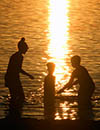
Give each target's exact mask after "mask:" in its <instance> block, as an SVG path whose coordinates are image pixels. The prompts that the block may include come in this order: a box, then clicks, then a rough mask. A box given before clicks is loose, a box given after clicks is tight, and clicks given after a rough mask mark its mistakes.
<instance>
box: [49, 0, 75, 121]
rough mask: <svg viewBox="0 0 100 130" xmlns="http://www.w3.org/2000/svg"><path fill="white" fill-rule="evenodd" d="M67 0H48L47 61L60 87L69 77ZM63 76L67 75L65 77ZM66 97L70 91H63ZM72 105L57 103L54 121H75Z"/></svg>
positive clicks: (68, 5) (65, 102) (68, 2)
mask: <svg viewBox="0 0 100 130" xmlns="http://www.w3.org/2000/svg"><path fill="white" fill-rule="evenodd" d="M69 7H70V1H69V0H49V18H48V21H49V28H48V30H49V34H48V39H49V45H48V52H47V53H48V56H49V57H50V58H49V61H52V62H54V63H55V65H56V68H55V72H54V75H55V76H56V84H57V87H58V89H59V87H62V86H63V85H64V84H65V81H66V80H68V79H69V77H70V67H69V65H68V63H67V62H66V61H67V60H68V59H69V58H70V57H69V55H70V50H69V45H68V40H69V17H68V13H69ZM65 75H67V76H66V77H65ZM65 94H66V95H68V96H69V95H71V92H70V91H65ZM73 105H74V102H73V103H70V102H69V101H64V102H63V103H61V102H60V103H59V105H58V107H59V109H58V110H57V111H56V113H55V119H56V120H61V119H72V120H74V119H75V114H76V111H75V110H74V109H71V106H73Z"/></svg>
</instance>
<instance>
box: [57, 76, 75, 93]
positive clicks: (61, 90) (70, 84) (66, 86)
mask: <svg viewBox="0 0 100 130" xmlns="http://www.w3.org/2000/svg"><path fill="white" fill-rule="evenodd" d="M73 80H74V78H73V76H71V78H70V80H69V82H68V83H67V84H66V85H65V86H64V87H63V88H62V89H60V90H59V91H58V92H57V93H58V94H59V93H62V92H63V91H64V90H65V89H66V88H67V89H70V88H71V87H72V86H73Z"/></svg>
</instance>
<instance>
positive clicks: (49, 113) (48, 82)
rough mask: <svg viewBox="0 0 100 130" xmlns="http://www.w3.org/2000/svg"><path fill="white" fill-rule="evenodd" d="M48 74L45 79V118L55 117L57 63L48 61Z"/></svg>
mask: <svg viewBox="0 0 100 130" xmlns="http://www.w3.org/2000/svg"><path fill="white" fill-rule="evenodd" d="M47 69H48V75H47V76H46V77H45V79H44V115H45V119H54V114H55V101H54V100H55V76H53V73H54V70H55V64H54V63H52V62H49V63H47Z"/></svg>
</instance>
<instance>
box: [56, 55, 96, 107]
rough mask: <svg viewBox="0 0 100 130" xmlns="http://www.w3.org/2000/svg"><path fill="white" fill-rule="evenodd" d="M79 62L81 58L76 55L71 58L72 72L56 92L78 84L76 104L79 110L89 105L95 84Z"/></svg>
mask: <svg viewBox="0 0 100 130" xmlns="http://www.w3.org/2000/svg"><path fill="white" fill-rule="evenodd" d="M80 62H81V58H80V57H79V56H77V55H75V56H73V57H72V58H71V63H72V66H73V67H74V68H75V70H74V71H73V72H72V74H71V78H70V80H69V82H68V83H67V84H66V85H65V86H64V88H62V89H61V90H60V91H59V92H58V93H61V92H63V91H64V89H66V88H67V89H69V88H71V87H72V86H73V85H75V84H79V85H80V87H79V90H78V106H79V110H82V109H88V108H90V107H91V97H92V94H93V92H94V90H95V84H94V82H93V80H92V78H91V77H90V75H89V73H88V71H87V70H86V68H85V67H83V66H81V65H80ZM75 79H76V80H75Z"/></svg>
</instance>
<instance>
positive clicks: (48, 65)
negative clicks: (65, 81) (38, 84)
mask: <svg viewBox="0 0 100 130" xmlns="http://www.w3.org/2000/svg"><path fill="white" fill-rule="evenodd" d="M47 68H48V72H49V74H53V72H54V70H55V64H54V63H53V62H48V63H47Z"/></svg>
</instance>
